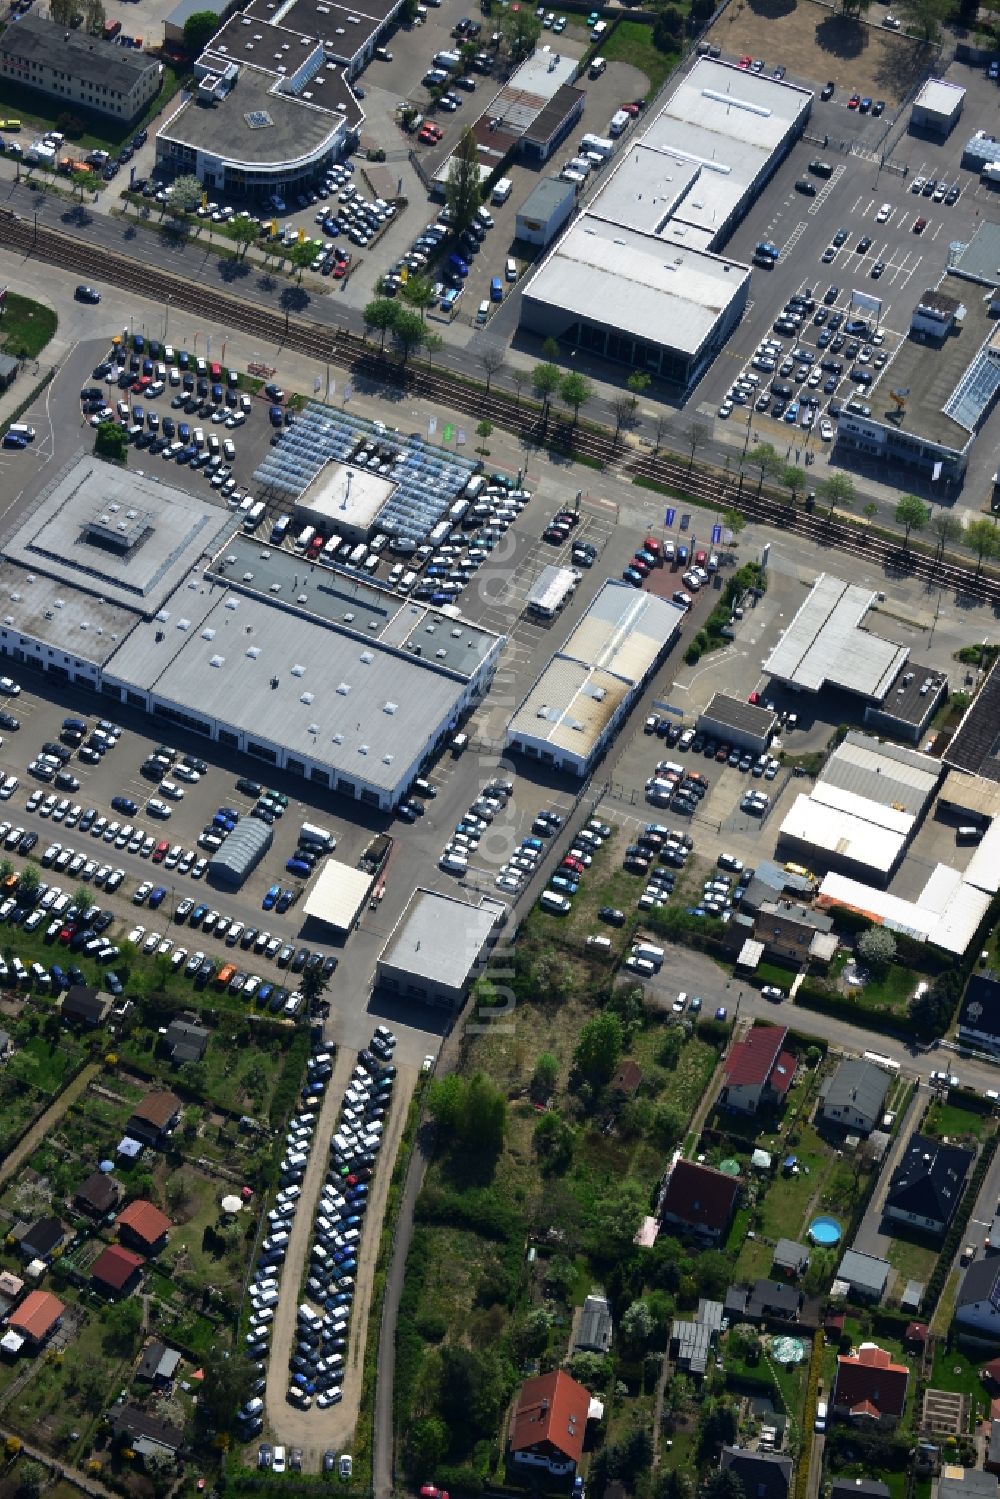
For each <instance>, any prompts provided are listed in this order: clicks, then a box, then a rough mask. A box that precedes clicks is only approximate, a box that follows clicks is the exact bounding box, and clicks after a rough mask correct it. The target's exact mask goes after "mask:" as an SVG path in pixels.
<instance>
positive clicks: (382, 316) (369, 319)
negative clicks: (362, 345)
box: [362, 297, 399, 354]
mask: <svg viewBox="0 0 1000 1499" xmlns="http://www.w3.org/2000/svg"><path fill="white" fill-rule="evenodd" d="M362 316H363V317H364V320H365V328H366V329H368V328H373V329H374V330H375V332H376V333H381V335H382V340H381V342H380V344H379V346H378V350H379V353H380V354H381V353H382V351H383V349H384V348H385V335H386V334H387V333H388V331H389V329H390V328H391V327H392V326H393V324H394V323H395V321H396V318H397V317H398V316H399V309H398V308H397V306H396V304H395V302H392V301H390V300H389V298H388V297H377V298H376V299H375V301H374V302H369V303H368V305H367V306H366V308H365V310H364V313H363V314H362Z"/></svg>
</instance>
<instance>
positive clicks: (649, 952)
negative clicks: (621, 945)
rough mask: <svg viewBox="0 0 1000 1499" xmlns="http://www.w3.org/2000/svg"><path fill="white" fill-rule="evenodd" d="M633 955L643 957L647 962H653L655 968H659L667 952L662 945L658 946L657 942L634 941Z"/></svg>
mask: <svg viewBox="0 0 1000 1499" xmlns="http://www.w3.org/2000/svg"><path fill="white" fill-rule="evenodd" d="M632 956H633V957H635V958H642V959H643V960H644V961H645V962H647V963H652V964H653V966H654V967H655V968H659V967H660V965H661V963H662V962H663V959H664V958H665V957H666V953H665V952H664V951H663V948H662V947H657V946H656V944H655V942H633V943H632Z"/></svg>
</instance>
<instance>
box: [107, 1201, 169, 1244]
mask: <svg viewBox="0 0 1000 1499" xmlns="http://www.w3.org/2000/svg"><path fill="white" fill-rule="evenodd" d="M117 1228H118V1237H119V1238H120V1239H121V1241H122V1243H123V1244H131V1245H133V1247H134V1248H136V1249H140V1250H142V1252H143V1254H155V1253H156V1252H157V1250H159V1249H162V1248H163V1246H164V1244H165V1243H166V1242H167V1234H168V1232H169V1231H170V1219H169V1218H168V1217H167V1215H166V1213H161V1212H160V1210H159V1208H158V1207H154V1206H153V1204H152V1203H151V1202H146V1201H144V1199H142V1198H137V1199H136V1201H135V1202H130V1203H129V1205H128V1207H127V1208H126V1209H125V1211H124V1212H123V1213H119V1215H118V1224H117Z"/></svg>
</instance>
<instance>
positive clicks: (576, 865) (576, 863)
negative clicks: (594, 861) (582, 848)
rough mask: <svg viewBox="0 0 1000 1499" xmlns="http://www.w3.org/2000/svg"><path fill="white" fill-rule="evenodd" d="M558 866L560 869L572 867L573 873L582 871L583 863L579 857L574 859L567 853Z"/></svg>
mask: <svg viewBox="0 0 1000 1499" xmlns="http://www.w3.org/2000/svg"><path fill="white" fill-rule="evenodd" d="M559 867H560V869H572V871H573V873H574V874H583V873H584V865H583V864H582V863H581V861H580V860H579V859H574V858H573V855H572V854H567V855H566V857H565V859H564V860H563V861H562V864H561V865H560V866H559Z"/></svg>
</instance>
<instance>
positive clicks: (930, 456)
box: [837, 271, 1000, 486]
mask: <svg viewBox="0 0 1000 1499" xmlns="http://www.w3.org/2000/svg"><path fill="white" fill-rule="evenodd" d="M933 290H934V291H935V292H936V293H943V295H944V297H945V298H948V299H949V303H950V302H954V303H956V304H957V311H956V313H955V314H954V317H953V318H952V319H951V321H950V332H948V333H947V335H946V336H944V337H941V336H938V335H937V334H936V333H932V332H930V331H928V330H927V329H926V327H925V326H924V322H922V321H921V320H920V319H918V320H917V322H916V325H915V326H914V325H913V324H911V328H910V336H909V337H908V338H907V339H906V340H905V341H904V342H903V343H901V344H900V345H899V347H898V349H897V350H896V353H895V354H894V356H893V358H892V359H890V361H889V363H888V364H887V365H886V366H885V368H884V369H883V370H882V372H881V374H880V376H879V378H878V380H877V381H876V382H875V384H874V385H873V386H872V387H871V388H870V390H869V392H868V396H867V401H868V403H869V404H870V406H871V411H872V414H871V416H870V417H869V416H858V415H856V414H855V413H853V412H850V411H846V410H845V411H844V412H843V414H842V416H841V418H840V421H839V423H838V426H837V442H838V443H841V442H843V443H845V444H846V445H847V446H848V447H850V448H853V449H855V450H856V451H858V452H861V453H864V454H865V455H866V456H867V457H869V458H874V459H876V460H878V461H880V462H884V463H886V464H891V465H892V466H893V468H894V469H903V470H906V471H910V472H913V473H920V474H927V475H929V476H930V477H931V478H932V479H934V480H935V481H941V482H942V483H943V484H944V485H945V486H949V485H950V486H954V485H957V484H959V483H960V482H961V480H962V479H963V478H964V476H965V472H966V469H967V468H968V463H969V452H970V450H971V448H972V444H973V442H974V441H975V438H976V434H977V433H978V432H979V430H980V429H981V427H982V426H983V424H984V422H985V421H986V419H987V417H988V416H989V414H990V412H991V411H992V410H993V408H994V406H995V404H996V401H997V398H998V396H1000V331H998V329H997V326H996V321H995V319H994V317H993V315H992V312H991V307H992V301H991V299H990V298H985V299H984V298H983V297H982V295H981V294H979V293H972V294H970V287H969V279H968V278H965V279H963V278H962V277H961V276H957V275H954V274H952V273H951V272H950V271H948V272H946V273H945V275H944V276H942V278H941V280H940V281H939V282H938V283H937V286H936V287H935V288H933ZM924 300H925V301H926V294H925V297H924Z"/></svg>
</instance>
